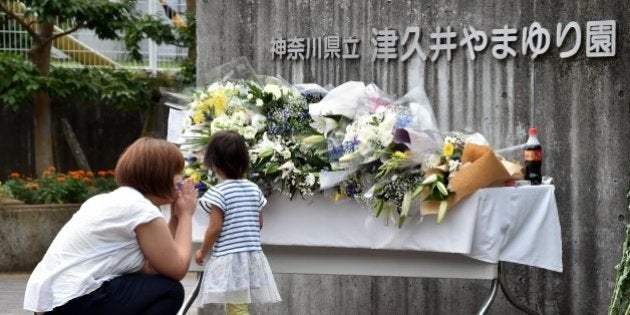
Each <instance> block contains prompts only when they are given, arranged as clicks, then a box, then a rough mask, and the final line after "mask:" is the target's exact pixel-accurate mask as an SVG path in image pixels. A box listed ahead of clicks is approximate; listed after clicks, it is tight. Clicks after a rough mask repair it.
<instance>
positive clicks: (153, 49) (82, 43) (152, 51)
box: [0, 0, 188, 72]
mask: <svg viewBox="0 0 630 315" xmlns="http://www.w3.org/2000/svg"><path fill="white" fill-rule="evenodd" d="M164 2H165V3H166V4H167V5H169V6H170V7H171V8H172V9H174V10H175V11H177V12H180V13H181V14H182V15H183V12H185V11H186V2H185V0H167V1H164ZM18 5H19V3H15V4H14V12H15V13H16V15H19V16H21V15H22V12H23V5H22V6H21V8H20V7H18ZM136 10H138V12H142V13H144V14H152V15H154V16H157V17H159V18H160V19H162V20H163V21H164V23H171V21H170V20H169V18H168V17H167V16H166V15H165V13H164V10H163V9H162V4H161V3H160V1H158V0H140V1H138V3H137V6H136ZM58 25H61V24H57V26H58ZM60 31H62V29H61V28H59V27H56V29H55V32H60ZM31 46H32V39H31V37H30V36H29V34H28V33H27V32H26V31H25V30H24V29H23V28H22V27H21V26H20V25H19V24H18V23H17V22H16V21H15V20H13V19H9V18H7V17H5V16H2V15H0V53H17V54H27V53H28V51H29V49H30V48H31ZM140 54H141V55H142V60H140V61H135V60H132V58H131V56H130V54H129V52H128V51H127V49H126V47H125V44H124V42H122V41H113V40H102V39H99V38H98V37H97V36H96V35H95V34H94V32H92V31H90V30H84V29H79V30H78V31H76V32H74V33H72V34H70V35H68V36H64V37H61V38H59V39H57V40H55V42H54V43H53V48H52V61H53V63H54V64H55V65H60V66H70V67H73V66H77V67H80V66H103V65H116V66H121V67H124V68H132V69H146V70H150V71H153V72H155V71H157V70H178V69H179V68H180V66H181V62H182V61H183V60H185V59H186V58H187V56H188V50H187V48H184V47H178V46H174V45H157V44H155V43H154V42H152V41H150V40H146V39H145V40H142V41H141V42H140Z"/></svg>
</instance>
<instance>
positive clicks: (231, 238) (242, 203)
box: [199, 179, 281, 304]
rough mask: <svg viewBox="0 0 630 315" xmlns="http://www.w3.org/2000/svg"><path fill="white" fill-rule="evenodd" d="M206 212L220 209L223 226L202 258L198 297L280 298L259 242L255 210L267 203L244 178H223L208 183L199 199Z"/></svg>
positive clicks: (223, 300)
mask: <svg viewBox="0 0 630 315" xmlns="http://www.w3.org/2000/svg"><path fill="white" fill-rule="evenodd" d="M199 203H200V205H201V207H202V209H204V210H205V211H206V212H208V213H209V212H210V209H211V206H212V205H215V206H217V207H218V208H219V209H221V210H222V211H223V228H222V230H221V234H220V235H219V238H218V239H217V241H216V243H215V244H214V248H213V250H212V257H210V259H207V260H206V266H205V271H204V277H203V281H202V285H201V292H202V294H201V298H202V302H203V303H204V304H208V303H231V304H241V303H274V302H279V301H281V299H280V294H279V293H278V289H277V288H276V282H275V280H274V278H273V274H272V272H271V268H270V267H269V263H268V262H267V257H266V256H265V254H264V253H263V251H262V247H261V244H260V221H259V214H260V211H261V210H262V207H263V206H265V204H266V203H267V199H265V197H264V195H263V193H262V192H261V191H260V189H259V188H258V186H257V185H256V184H254V183H252V182H250V181H249V180H247V179H227V180H224V181H223V182H221V183H219V184H218V185H216V186H213V187H211V188H210V189H209V190H208V191H207V192H206V193H205V194H204V195H203V197H202V198H201V199H200V201H199Z"/></svg>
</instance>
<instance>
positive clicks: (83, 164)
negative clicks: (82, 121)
mask: <svg viewBox="0 0 630 315" xmlns="http://www.w3.org/2000/svg"><path fill="white" fill-rule="evenodd" d="M60 121H61V128H62V130H63V135H64V137H65V138H66V142H67V143H68V146H69V147H70V150H71V151H72V156H73V157H74V160H75V161H76V162H77V164H78V165H79V168H80V169H82V170H84V171H91V170H92V169H91V168H90V163H88V160H87V158H86V157H85V153H83V149H82V148H81V144H80V143H79V140H78V139H77V136H76V135H75V134H74V131H73V130H72V126H70V123H69V122H68V120H67V119H65V118H62V119H60Z"/></svg>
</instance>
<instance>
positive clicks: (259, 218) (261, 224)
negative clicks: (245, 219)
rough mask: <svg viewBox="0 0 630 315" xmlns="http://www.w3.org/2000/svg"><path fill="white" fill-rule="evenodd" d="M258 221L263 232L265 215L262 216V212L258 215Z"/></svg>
mask: <svg viewBox="0 0 630 315" xmlns="http://www.w3.org/2000/svg"><path fill="white" fill-rule="evenodd" d="M258 221H259V223H260V229H261V230H262V227H263V214H262V211H261V212H260V213H259V214H258Z"/></svg>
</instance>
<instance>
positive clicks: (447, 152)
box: [442, 142, 455, 158]
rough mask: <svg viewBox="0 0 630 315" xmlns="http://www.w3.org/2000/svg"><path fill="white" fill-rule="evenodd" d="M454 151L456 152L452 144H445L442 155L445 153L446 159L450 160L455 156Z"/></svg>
mask: <svg viewBox="0 0 630 315" xmlns="http://www.w3.org/2000/svg"><path fill="white" fill-rule="evenodd" d="M454 151H455V146H454V145H453V144H452V143H450V142H447V143H445V144H444V147H442V153H444V155H445V156H446V157H449V158H450V157H451V156H453V152H454Z"/></svg>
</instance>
